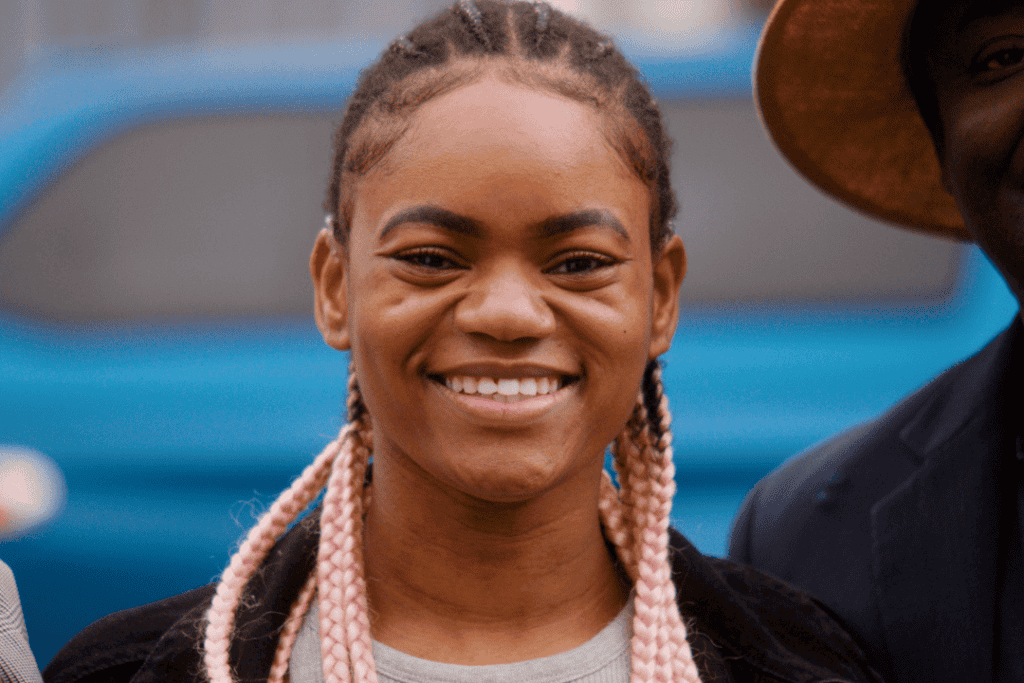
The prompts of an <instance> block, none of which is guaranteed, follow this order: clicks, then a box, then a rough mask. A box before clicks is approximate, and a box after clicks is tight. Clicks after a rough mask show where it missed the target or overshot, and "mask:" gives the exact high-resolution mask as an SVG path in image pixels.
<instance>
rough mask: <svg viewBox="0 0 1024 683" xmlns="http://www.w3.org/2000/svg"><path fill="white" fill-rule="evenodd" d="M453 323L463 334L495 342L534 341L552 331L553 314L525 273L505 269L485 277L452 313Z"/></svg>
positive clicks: (487, 274) (497, 270)
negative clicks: (488, 338)
mask: <svg viewBox="0 0 1024 683" xmlns="http://www.w3.org/2000/svg"><path fill="white" fill-rule="evenodd" d="M455 323H456V325H457V326H458V327H459V329H460V330H461V331H462V332H465V333H466V334H483V335H487V336H489V337H492V338H494V339H497V340H499V341H518V340H523V339H538V338H541V337H544V336H546V335H548V334H551V333H552V332H553V331H554V329H555V314H554V312H553V311H552V310H551V308H550V307H549V306H548V304H547V303H546V302H545V301H544V299H543V297H542V296H541V294H540V291H539V288H538V284H537V283H536V282H533V281H532V278H531V277H530V274H529V273H524V272H521V270H520V269H518V268H514V267H509V268H502V269H496V270H495V271H494V272H491V273H486V274H484V275H483V276H481V277H480V278H479V279H477V280H476V281H475V282H474V283H473V291H472V292H471V293H470V294H469V296H467V297H466V298H465V299H463V300H462V301H460V302H459V305H458V306H457V307H456V309H455Z"/></svg>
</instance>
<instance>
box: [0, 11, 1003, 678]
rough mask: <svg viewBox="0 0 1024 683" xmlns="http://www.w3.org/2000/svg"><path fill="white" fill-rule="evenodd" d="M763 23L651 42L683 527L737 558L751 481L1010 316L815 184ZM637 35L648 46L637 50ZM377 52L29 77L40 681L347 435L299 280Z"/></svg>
mask: <svg viewBox="0 0 1024 683" xmlns="http://www.w3.org/2000/svg"><path fill="white" fill-rule="evenodd" d="M754 44H755V34H754V33H753V32H751V31H745V30H737V31H731V32H730V31H726V32H719V33H715V34H708V35H707V36H704V39H702V40H695V41H694V42H693V45H691V46H690V47H686V48H683V49H677V50H676V51H675V52H673V53H671V54H667V53H666V54H660V53H647V54H645V53H644V52H643V51H642V50H641V49H639V48H637V49H632V51H631V54H630V56H631V57H632V58H633V59H634V61H635V62H636V63H637V64H639V65H640V68H641V70H642V71H643V73H644V74H645V75H646V76H647V78H648V80H649V81H650V84H651V86H652V89H653V91H654V92H655V94H656V97H657V98H658V99H659V101H660V102H661V104H662V108H663V111H664V112H665V115H666V117H667V118H668V119H669V121H670V129H671V130H672V131H673V134H674V135H675V138H676V152H675V156H674V157H673V168H674V177H675V181H674V182H675V183H676V185H677V192H678V193H679V195H680V198H681V203H682V209H681V213H680V216H679V218H678V222H677V230H678V231H679V232H680V234H682V235H683V237H684V241H685V242H686V244H687V247H688V252H689V260H690V264H691V265H690V275H689V278H690V279H689V280H688V281H687V283H685V284H684V289H685V290H686V291H685V292H684V297H685V298H686V302H685V304H684V311H683V317H682V321H681V324H680V327H679V330H678V331H677V333H676V338H675V343H674V346H673V348H672V350H671V352H670V353H669V354H667V356H666V358H665V365H666V369H665V379H666V386H667V391H668V396H669V399H670V402H671V405H672V407H673V413H674V419H675V422H674V434H675V441H674V444H675V456H676V463H677V471H678V474H677V481H678V483H679V492H678V494H677V497H676V505H675V508H674V517H675V522H676V525H677V526H678V527H679V528H680V529H681V530H682V531H683V532H684V533H685V534H686V535H687V536H688V537H690V538H691V539H692V540H694V542H695V543H696V544H697V545H698V547H700V548H701V549H702V550H703V551H704V552H707V553H711V554H719V555H721V554H724V551H725V539H726V536H727V533H728V525H729V523H730V521H731V519H732V515H733V514H734V512H735V511H736V509H737V508H738V506H739V504H740V501H741V500H742V497H743V495H744V494H745V492H746V491H747V489H748V488H749V486H750V485H752V484H753V483H754V482H755V481H756V480H757V479H758V478H759V477H761V476H762V475H763V474H765V473H766V472H768V471H769V470H770V469H772V468H773V467H775V466H776V465H777V464H779V463H780V462H781V461H782V460H783V459H784V458H786V457H788V456H790V455H792V454H794V453H796V452H797V451H799V450H801V449H802V448H804V447H806V446H808V445H810V444H812V443H814V442H816V441H818V440H820V439H822V438H824V437H826V436H828V435H829V434H831V433H833V432H835V431H837V430H839V429H842V428H844V427H847V426H849V425H851V424H853V423H856V422H858V421H862V420H865V419H868V418H870V417H871V416H873V415H874V414H876V413H878V412H880V411H881V410H883V409H884V408H885V407H887V406H888V405H890V404H891V403H892V402H894V401H895V400H896V399H898V398H899V397H900V396H902V395H903V394H905V393H906V392H908V391H910V390H911V389H913V388H914V387H916V386H918V385H920V384H921V383H923V382H925V381H927V380H928V379H929V378H930V377H932V376H933V375H934V374H936V373H937V372H938V371H939V370H941V369H943V368H945V367H947V366H948V365H949V364H951V363H952V362H954V361H955V360H957V359H959V358H962V357H964V356H966V355H968V354H970V353H972V352H973V351H975V350H976V349H977V348H979V347H980V346H981V345H982V344H983V343H984V342H985V341H987V340H988V339H989V338H990V337H991V336H992V335H993V334H994V333H995V332H996V331H997V330H998V329H1000V328H1001V327H1003V326H1005V324H1006V323H1007V322H1008V321H1009V319H1010V317H1011V316H1012V315H1013V313H1014V311H1015V306H1014V302H1013V300H1012V298H1011V297H1010V295H1009V294H1008V293H1007V292H1006V290H1005V287H1004V285H1003V284H1002V282H1001V281H1000V279H999V278H998V276H996V275H995V273H994V272H993V271H992V268H991V266H990V265H989V264H988V263H987V261H985V260H984V258H983V257H982V256H981V255H980V253H979V252H977V251H976V250H974V249H972V248H967V247H964V246H960V245H955V244H949V243H944V242H939V241H937V240H932V239H928V238H922V237H917V236H914V235H910V234H905V233H902V232H899V231H896V230H893V229H892V228H890V227H884V226H879V225H877V224H874V223H872V222H870V221H868V220H866V219H863V218H859V217H857V216H855V215H854V214H852V213H851V212H849V211H848V210H846V209H845V208H843V207H839V206H837V205H834V204H832V203H831V202H830V201H828V200H825V199H823V198H821V197H819V196H818V195H817V194H816V193H815V191H814V190H812V189H810V188H809V187H808V186H806V185H805V184H804V183H803V182H802V180H801V179H800V178H798V177H797V176H796V175H795V173H794V172H793V171H791V170H790V169H788V167H786V165H785V163H784V162H782V161H781V160H780V159H778V158H777V157H776V155H775V154H774V150H772V149H771V147H770V143H768V141H767V140H766V139H765V138H764V136H763V134H762V133H761V132H760V128H759V125H758V123H757V120H756V115H755V113H754V112H753V109H752V105H751V101H750V97H749V76H750V73H749V65H750V62H751V59H752V56H753V50H754ZM623 45H624V49H626V51H627V52H630V50H631V48H630V46H629V43H628V41H623ZM380 48H381V46H380V45H376V44H369V43H366V44H364V43H359V42H355V41H349V42H344V43H338V42H333V43H323V44H308V43H304V44H296V45H276V46H272V47H271V46H267V45H261V46H258V47H252V46H250V47H245V46H242V47H238V46H235V47H231V46H229V47H221V48H217V47H205V48H202V49H198V48H197V49H195V50H191V51H189V50H181V49H178V50H168V51H166V52H147V53H139V54H121V55H119V56H117V57H116V58H108V59H101V60H96V61H94V62H87V63H77V62H76V63H74V64H70V65H69V64H60V63H57V64H50V65H45V64H44V65H43V66H40V67H38V68H36V69H35V70H31V71H30V72H26V73H25V74H23V75H22V76H21V77H19V79H17V80H15V81H14V82H13V83H12V84H11V85H10V86H9V87H8V89H7V91H6V93H5V101H4V109H3V110H2V112H0V445H7V446H16V447H27V448H32V449H35V450H37V451H39V452H41V453H44V454H46V455H48V456H49V457H50V458H52V459H53V460H54V461H55V462H56V463H57V464H58V465H59V466H60V468H61V469H62V471H63V473H64V477H65V480H66V486H67V502H66V505H65V507H64V509H63V510H62V512H61V513H60V514H59V516H58V517H57V518H56V519H55V520H53V521H52V522H50V523H49V524H48V525H46V526H43V527H40V528H38V529H36V530H35V531H33V532H32V533H30V534H29V535H27V536H25V537H23V538H20V539H17V540H11V541H7V542H4V543H3V544H2V546H0V559H3V560H4V561H6V562H7V563H8V564H10V565H11V567H12V568H13V569H14V571H15V574H16V576H17V578H18V583H19V587H20V590H21V595H22V601H23V605H24V611H25V617H26V621H27V624H28V628H29V633H30V637H31V641H32V645H33V648H34V650H35V652H36V655H37V658H38V659H39V663H40V664H41V665H45V663H46V662H47V661H49V659H50V658H51V657H52V655H53V654H54V653H55V652H56V651H57V649H58V648H59V647H60V646H61V645H62V644H63V643H64V642H65V641H66V640H67V639H68V638H70V637H71V636H72V635H73V634H74V633H76V632H77V631H78V630H80V629H81V628H83V627H84V626H86V625H87V624H88V623H90V622H91V621H93V620H95V619H96V618H99V617H100V616H103V615H104V614H107V613H109V612H111V611H115V610H119V609H124V608H128V607H132V606H135V605H138V604H142V603H145V602H149V601H152V600H156V599H159V598H162V597H166V596H168V595H171V594H174V593H178V592H181V591H184V590H187V589H190V588H193V587H195V586H198V585H201V584H204V583H207V582H209V581H211V580H213V579H214V578H215V577H216V576H217V575H218V574H219V573H220V571H221V570H222V569H223V567H224V566H225V564H226V562H227V560H228V558H229V556H230V551H231V550H232V549H233V548H234V547H235V545H236V544H237V543H238V541H239V539H240V537H241V536H242V535H243V534H244V532H245V530H246V529H247V528H248V527H249V526H250V525H251V524H252V523H253V521H254V519H255V517H256V516H258V514H259V512H260V511H261V510H262V509H263V506H264V505H265V504H269V502H270V501H271V500H273V498H274V497H275V496H276V495H277V493H278V492H279V491H280V490H281V489H282V488H284V487H285V486H287V484H288V483H289V482H290V480H291V479H292V478H293V477H294V476H296V475H297V474H298V473H299V472H300V471H301V469H302V467H303V466H304V465H305V464H307V463H308V462H309V461H310V459H311V458H312V457H313V455H314V454H315V453H317V452H319V450H320V449H321V448H322V447H323V445H324V444H325V443H326V442H327V441H329V440H330V439H331V438H332V437H333V435H334V434H336V432H337V431H338V429H339V428H340V427H341V425H342V419H343V406H344V395H345V392H344V389H345V383H346V368H347V358H346V357H345V356H343V355H341V354H338V353H336V352H334V351H332V350H330V349H329V348H327V347H326V346H325V345H324V344H323V342H322V340H321V339H320V336H319V334H318V332H317V330H316V328H315V325H314V324H313V320H312V316H311V314H310V313H311V308H310V307H311V297H310V293H311V290H310V286H309V284H308V282H307V281H306V276H305V268H306V266H305V260H306V259H307V258H308V253H309V249H310V247H311V245H312V240H313V236H314V235H315V234H316V231H317V230H318V229H319V226H320V223H321V221H322V210H321V209H320V203H321V201H322V199H321V194H322V192H323V186H324V185H325V182H326V180H325V179H326V173H327V159H328V158H329V157H328V155H329V152H330V149H329V141H330V135H331V131H332V128H333V126H334V124H335V122H336V121H337V120H338V119H339V118H340V111H341V108H342V107H343V104H344V100H345V97H346V96H347V94H348V93H349V92H350V91H351V89H352V87H353V85H354V83H355V79H356V78H357V75H358V69H359V68H360V66H362V65H364V64H366V63H368V62H369V61H371V60H372V58H373V56H374V55H375V53H376V52H377V51H378V50H379V49H380Z"/></svg>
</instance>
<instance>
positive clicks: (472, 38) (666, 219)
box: [324, 0, 677, 255]
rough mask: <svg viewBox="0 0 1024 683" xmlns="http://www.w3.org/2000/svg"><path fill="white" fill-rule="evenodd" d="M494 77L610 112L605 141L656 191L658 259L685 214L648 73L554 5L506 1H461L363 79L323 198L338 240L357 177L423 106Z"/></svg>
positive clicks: (652, 220)
mask: <svg viewBox="0 0 1024 683" xmlns="http://www.w3.org/2000/svg"><path fill="white" fill-rule="evenodd" d="M499 62H500V64H501V69H500V70H497V71H495V69H494V67H493V66H492V65H494V64H496V63H499ZM492 72H494V73H496V75H497V76H498V77H499V78H502V79H506V80H508V81H510V82H512V83H517V84H520V85H525V86H527V87H530V88H533V89H537V90H547V91H550V92H553V93H555V94H557V95H560V96H563V97H568V98H571V99H574V100H576V101H578V102H581V103H584V104H587V105H589V106H593V107H595V108H596V109H597V110H598V111H599V112H600V113H602V114H603V120H604V121H605V126H606V130H605V134H606V137H607V138H608V139H609V141H610V142H611V143H612V146H613V147H614V148H615V149H616V151H617V152H618V153H619V155H620V156H621V157H622V158H623V160H624V161H625V162H626V164H627V166H628V167H629V168H632V169H633V171H634V172H635V174H636V176H637V177H638V178H639V179H640V180H641V181H642V182H643V183H644V184H645V185H646V186H647V187H648V190H649V192H650V195H651V199H652V201H651V209H650V216H649V230H650V242H651V251H652V254H655V255H656V254H658V253H659V251H660V249H661V247H662V246H663V245H664V244H665V242H666V241H667V240H668V238H669V237H670V236H671V234H672V226H671V221H672V218H673V216H674V215H675V213H676V210H677V207H676V198H675V193H674V192H673V190H672V186H671V183H670V179H669V156H670V152H671V141H670V140H669V138H668V135H667V133H666V131H665V127H664V124H663V122H662V118H661V112H660V110H659V108H658V105H657V103H656V102H655V101H654V99H653V98H652V97H651V94H650V92H649V91H648V89H647V87H646V86H645V85H644V82H643V79H642V77H641V75H640V73H639V72H638V71H637V70H636V69H635V68H634V67H633V66H632V65H631V64H630V63H629V62H628V61H627V60H626V59H625V57H623V56H622V54H621V53H620V52H618V51H617V50H616V49H615V46H614V43H613V42H612V41H611V40H610V39H609V38H608V37H607V36H604V35H602V34H600V33H598V32H597V31H595V30H594V29H592V28H591V27H590V26H588V25H586V24H585V23H583V22H581V21H578V20H575V19H573V18H571V17H569V16H567V15H566V14H564V13H562V12H560V11H558V10H557V9H554V8H552V7H551V6H550V5H548V4H546V3H543V2H530V3H527V2H521V1H516V2H500V1H497V0H475V1H473V0H460V1H459V2H457V3H456V4H455V5H454V6H453V7H451V8H450V9H448V10H445V11H443V12H441V13H440V14H438V15H437V16H435V17H434V18H432V19H429V20H427V21H425V22H424V23H422V24H420V25H419V26H418V27H416V28H415V29H413V30H412V31H411V32H410V33H409V34H408V35H407V36H404V37H403V38H401V39H399V40H398V41H395V42H394V43H392V46H391V47H389V49H388V50H386V51H385V52H384V53H383V54H382V55H381V57H380V59H378V61H377V62H376V63H375V64H374V65H372V66H371V67H369V68H368V69H366V70H365V71H364V72H363V73H362V75H361V77H360V80H359V84H358V85H357V87H356V90H355V92H354V93H353V94H352V96H351V98H350V99H349V104H348V106H347V108H346V110H345V115H344V117H343V119H342V122H341V125H340V126H339V127H338V129H337V131H336V133H335V136H334V158H333V161H332V165H331V175H330V178H329V182H328V188H327V196H326V198H325V201H324V209H325V211H327V212H328V213H329V214H332V215H333V219H332V220H331V229H332V231H333V232H334V236H335V238H336V239H337V240H338V242H339V243H340V244H342V245H346V244H347V243H348V233H349V231H350V230H351V221H352V206H353V201H354V192H355V186H356V181H357V180H358V179H359V178H360V177H362V176H363V175H365V174H366V173H368V172H370V170H372V169H373V168H375V167H376V165H377V164H378V163H380V162H381V161H382V160H383V159H384V158H385V157H386V156H387V154H388V152H389V151H390V150H391V148H392V147H393V146H394V145H395V143H396V142H397V141H398V140H400V139H401V138H402V137H403V136H404V135H405V133H406V131H407V130H408V129H409V121H410V118H411V116H412V115H413V114H414V113H415V112H416V111H417V109H418V108H419V107H420V106H421V105H423V104H424V103H425V102H427V101H429V100H430V99H432V98H435V97H439V96H441V95H444V94H445V93H448V92H451V91H452V90H454V89H456V88H458V87H461V86H464V85H467V84H469V83H472V82H474V81H476V80H479V79H481V78H483V77H484V76H485V75H486V74H488V73H492Z"/></svg>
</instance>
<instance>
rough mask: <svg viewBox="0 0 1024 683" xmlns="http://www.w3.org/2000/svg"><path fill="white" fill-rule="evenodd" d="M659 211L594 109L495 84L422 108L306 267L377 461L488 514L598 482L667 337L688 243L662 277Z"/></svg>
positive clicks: (670, 258)
mask: <svg viewBox="0 0 1024 683" xmlns="http://www.w3.org/2000/svg"><path fill="white" fill-rule="evenodd" d="M649 202H650V197H649V191H648V189H647V188H646V187H645V186H644V184H643V183H642V182H641V181H640V180H639V179H638V178H636V176H635V175H633V173H632V172H631V171H630V170H629V169H628V168H627V167H626V166H625V164H624V163H623V161H622V160H621V159H620V157H619V156H618V155H617V154H616V153H615V152H614V151H613V150H612V149H611V148H610V147H609V145H608V144H607V142H606V141H605V139H604V137H603V134H602V131H601V128H600V118H599V115H598V114H597V113H596V112H595V111H594V110H592V109H591V108H589V107H587V106H584V105H582V104H578V103H576V102H574V101H570V100H567V99H564V98H560V97H557V96H552V95H549V94H546V93H540V92H535V91H532V90H529V89H526V88H523V87H519V86H512V85H506V84H504V83H501V82H499V81H497V80H495V79H492V78H486V79H485V80H483V81H481V82H478V83H475V84H472V85H468V86H465V87H463V88H461V89H459V90H456V91H454V92H452V93H448V94H446V95H444V96H442V97H439V98H437V99H435V100H432V101H430V102H428V103H427V104H425V105H424V106H422V107H421V108H420V110H419V111H418V112H417V113H416V115H415V116H414V118H413V120H412V126H411V128H410V130H409V131H408V133H407V134H406V135H405V136H404V137H403V138H402V139H401V140H400V141H399V142H398V143H397V144H396V145H395V147H394V148H393V149H392V150H391V151H390V152H389V153H388V155H387V157H386V158H385V160H384V162H383V164H382V165H381V166H379V167H377V168H376V169H375V170H373V171H372V172H371V173H370V174H368V175H367V176H366V177H364V178H363V180H362V181H361V182H360V184H359V185H358V187H357V188H356V195H355V202H354V205H353V213H352V216H353V219H352V226H351V235H350V238H349V243H348V253H347V255H346V254H345V253H344V252H343V250H342V249H341V248H340V247H338V246H337V245H336V244H334V243H333V240H332V238H331V237H330V235H329V233H327V232H326V231H325V232H323V233H322V234H321V235H320V237H319V239H318V242H317V246H316V247H315V249H314V253H313V258H312V261H311V268H312V271H313V277H314V282H315V285H316V291H317V320H318V324H319V325H320V328H321V331H322V332H323V334H324V337H325V339H326V340H327V342H328V343H329V344H331V345H332V346H334V347H335V348H338V349H349V348H350V349H351V351H352V354H353V360H354V361H355V366H356V373H357V376H358V378H359V384H360V388H361V390H362V394H363V399H364V401H365V403H366V406H367V408H368V410H369V412H370V415H371V416H372V420H373V425H374V459H375V460H376V461H378V462H380V461H381V460H382V459H394V461H395V462H401V463H403V464H404V465H406V466H407V470H409V471H413V472H415V473H416V474H417V476H422V477H426V478H428V479H430V480H431V481H432V482H435V483H440V484H441V485H442V486H443V487H451V488H454V489H455V490H457V491H460V492H462V493H464V494H466V495H469V496H472V497H474V498H477V499H482V500H487V501H494V502H518V501H524V500H528V499H530V498H532V497H535V496H537V495H539V494H541V493H543V492H545V491H548V490H551V489H552V488H554V487H557V486H559V485H561V484H564V483H565V482H567V481H569V480H571V479H573V478H576V479H577V480H578V481H583V479H580V477H587V476H594V475H596V473H597V471H598V470H599V468H600V467H601V465H602V463H603V453H604V449H605V447H606V446H607V444H608V443H609V442H610V441H611V440H612V439H613V438H614V436H615V434H616V433H617V432H618V431H619V430H620V429H621V427H622V425H623V423H624V422H625V421H626V419H627V418H628V416H629V414H630V412H631V410H632V408H633V404H634V401H635V399H636V395H637V391H638V390H639V387H640V382H641V377H642V374H643V370H644V367H645V365H646V363H647V361H648V360H649V359H652V358H654V357H656V356H657V355H659V354H661V353H662V352H664V351H665V350H667V348H668V346H669V342H670V339H671V336H672V332H673V330H674V327H675V322H676V315H677V313H676V312H677V298H678V290H679V284H680V282H681V280H682V276H683V271H684V268H685V259H684V254H683V249H682V243H681V242H680V241H679V239H678V238H673V241H672V242H671V243H670V244H669V246H668V247H667V249H666V250H665V251H664V252H663V255H662V256H661V257H660V258H659V259H658V261H657V263H656V264H652V260H651V247H650V238H649V229H648V217H649V215H650V204H649Z"/></svg>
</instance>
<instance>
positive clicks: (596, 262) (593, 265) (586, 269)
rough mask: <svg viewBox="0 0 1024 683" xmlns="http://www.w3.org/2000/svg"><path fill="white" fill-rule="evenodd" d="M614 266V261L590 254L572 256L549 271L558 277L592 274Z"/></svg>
mask: <svg viewBox="0 0 1024 683" xmlns="http://www.w3.org/2000/svg"><path fill="white" fill-rule="evenodd" d="M610 265H612V261H611V260H609V259H607V258H603V257H599V256H593V255H589V254H581V255H578V256H570V257H569V258H567V259H564V260H562V261H561V262H560V263H559V264H558V265H557V266H555V267H554V268H552V269H551V270H549V271H548V272H549V273H554V274H556V275H580V274H582V273H590V272H593V271H595V270H598V269H599V268H604V267H606V266H610Z"/></svg>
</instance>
